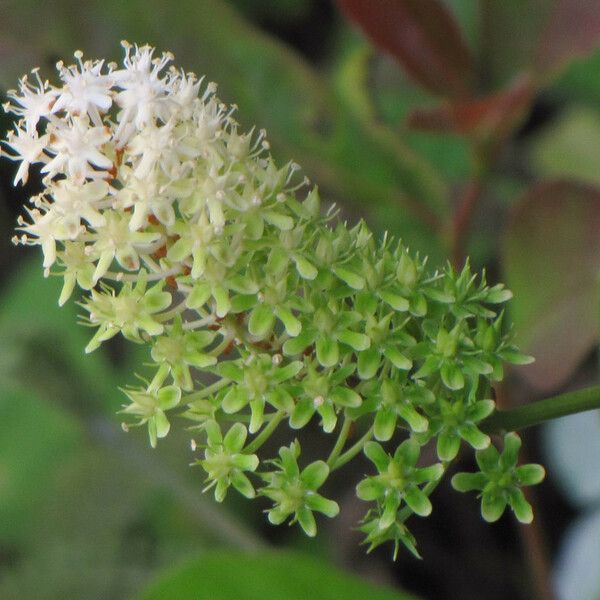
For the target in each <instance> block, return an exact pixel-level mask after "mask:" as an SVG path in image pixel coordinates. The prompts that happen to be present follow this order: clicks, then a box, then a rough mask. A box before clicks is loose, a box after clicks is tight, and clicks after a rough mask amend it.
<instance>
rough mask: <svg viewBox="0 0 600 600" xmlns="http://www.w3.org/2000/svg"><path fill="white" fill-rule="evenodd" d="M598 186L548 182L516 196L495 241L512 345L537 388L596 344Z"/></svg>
mask: <svg viewBox="0 0 600 600" xmlns="http://www.w3.org/2000/svg"><path fill="white" fill-rule="evenodd" d="M598 231H600V189H598V188H595V187H591V186H586V185H582V184H579V183H573V182H565V181H555V182H549V183H545V184H540V185H537V186H535V187H533V188H531V189H530V190H529V191H528V192H527V193H526V194H525V196H524V197H523V198H522V199H521V201H520V202H519V204H518V206H517V207H516V210H515V211H514V213H513V215H512V219H511V221H510V223H509V225H508V229H507V232H506V236H505V238H504V242H503V256H504V269H505V273H506V278H507V280H508V283H509V285H510V287H511V289H512V290H513V292H514V294H515V297H514V298H513V300H512V302H511V311H512V313H511V316H512V319H513V321H514V325H515V327H514V329H515V332H516V338H515V341H516V342H517V344H518V345H519V347H520V348H522V350H523V351H524V352H526V353H528V354H532V355H533V356H535V358H536V362H535V363H534V364H532V365H530V366H528V367H527V368H525V369H520V373H521V374H522V376H523V377H525V378H526V379H527V380H528V382H529V383H530V384H532V385H533V386H534V387H536V388H537V389H539V390H542V391H546V392H548V391H550V390H552V389H555V388H558V387H560V386H561V385H564V383H565V382H566V381H567V380H568V378H569V377H570V376H571V374H572V373H573V372H574V370H575V369H576V368H577V366H578V365H579V364H580V362H581V361H582V360H583V358H584V357H586V356H587V355H588V352H589V351H590V349H591V348H592V347H593V346H594V345H595V344H596V343H597V340H598V301H597V298H598V265H599V264H600V236H599V235H598Z"/></svg>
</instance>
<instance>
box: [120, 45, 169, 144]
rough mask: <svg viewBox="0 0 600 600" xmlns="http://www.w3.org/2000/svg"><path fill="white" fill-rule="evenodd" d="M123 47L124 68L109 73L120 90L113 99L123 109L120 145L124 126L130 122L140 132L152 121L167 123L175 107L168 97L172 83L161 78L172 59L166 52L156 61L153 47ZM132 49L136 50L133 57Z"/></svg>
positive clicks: (124, 130) (165, 78)
mask: <svg viewBox="0 0 600 600" xmlns="http://www.w3.org/2000/svg"><path fill="white" fill-rule="evenodd" d="M123 47H124V48H125V59H124V61H123V64H124V66H125V68H124V69H121V70H119V71H114V72H113V73H112V77H113V78H114V81H115V85H116V87H118V88H120V89H121V90H122V91H121V92H119V93H117V95H116V97H115V102H116V103H117V105H118V106H119V107H121V108H122V109H123V112H122V113H121V115H120V117H119V127H118V129H117V132H116V137H117V139H118V140H119V142H120V143H124V141H125V140H124V139H123V138H124V137H125V136H124V133H125V132H126V128H125V125H126V124H128V123H133V124H134V125H135V127H136V128H137V129H143V127H144V126H146V125H148V124H149V123H151V122H152V121H153V120H154V119H160V120H162V121H163V122H164V123H166V122H167V121H168V120H169V118H170V116H171V114H172V109H173V106H174V101H173V99H172V98H170V97H169V93H170V91H171V88H172V84H171V82H170V80H169V78H168V77H163V78H161V77H160V73H161V71H162V70H163V68H164V67H165V66H166V65H167V64H168V63H169V62H170V61H171V60H172V59H173V56H172V55H171V54H168V53H165V54H163V55H162V57H161V58H156V59H155V58H153V57H152V56H153V54H154V48H151V47H150V46H142V47H141V48H140V47H138V46H131V45H129V44H127V43H125V42H123ZM132 50H135V51H134V53H133V54H132Z"/></svg>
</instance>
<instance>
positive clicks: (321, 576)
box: [138, 552, 415, 600]
mask: <svg viewBox="0 0 600 600" xmlns="http://www.w3.org/2000/svg"><path fill="white" fill-rule="evenodd" d="M165 598H177V600H188V599H189V600H217V599H218V600H239V599H242V598H243V600H283V599H285V600H305V599H306V598H319V600H340V599H341V598H343V599H344V600H363V599H364V598H369V599H370V600H402V599H405V600H410V598H413V599H415V597H414V596H408V595H406V594H402V593H398V592H395V591H392V590H390V589H386V588H383V587H379V586H374V585H372V584H367V583H365V582H364V581H361V580H360V579H358V578H357V577H355V576H353V575H349V574H346V573H342V572H341V571H339V570H337V569H336V568H334V567H333V566H330V565H327V564H326V563H324V562H323V561H322V560H315V559H314V558H310V557H309V556H306V555H302V554H296V553H295V554H292V553H288V552H278V553H277V554H275V553H263V554H258V555H254V556H251V555H248V554H238V553H235V554H234V553H213V552H211V553H210V554H203V555H201V556H200V557H199V558H197V559H195V560H193V561H192V562H190V563H188V564H187V565H185V566H183V567H181V566H180V567H176V568H175V569H172V570H171V571H170V572H169V571H168V572H167V573H165V574H164V575H163V576H162V577H160V578H159V579H158V581H157V582H156V583H154V585H152V586H150V588H149V590H147V591H146V592H144V593H143V594H141V596H139V598H138V600H164V599H165Z"/></svg>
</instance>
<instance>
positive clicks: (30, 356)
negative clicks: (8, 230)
mask: <svg viewBox="0 0 600 600" xmlns="http://www.w3.org/2000/svg"><path fill="white" fill-rule="evenodd" d="M61 285H62V283H61V280H60V278H58V277H48V278H44V277H43V273H42V268H41V265H40V264H39V260H32V261H30V262H28V263H25V264H24V265H22V266H21V268H20V269H19V271H18V273H17V274H15V275H13V279H12V280H11V281H9V282H8V284H7V286H6V291H5V293H4V295H3V298H2V303H1V306H0V344H2V345H3V346H4V347H7V348H12V349H19V352H20V353H21V355H22V356H23V357H25V358H27V360H28V361H34V360H37V359H40V358H41V357H42V356H45V359H44V361H43V362H39V363H37V365H36V370H37V371H38V373H37V375H40V372H39V371H40V370H43V369H50V371H52V370H54V371H55V373H54V376H56V375H57V373H56V371H57V368H56V367H57V366H60V365H61V364H62V365H67V366H68V368H69V369H71V370H72V371H73V372H76V373H78V377H79V378H80V379H85V380H87V381H90V382H94V389H95V394H94V395H92V397H94V398H96V399H100V400H101V401H105V404H104V403H103V406H105V409H106V411H108V412H112V411H113V410H114V409H115V408H116V407H117V406H120V403H121V400H122V397H121V393H120V392H119V391H118V390H117V386H118V385H123V383H124V382H123V381H122V380H120V377H122V376H123V372H121V373H119V372H118V371H117V370H116V369H113V368H111V365H110V364H109V362H108V360H107V357H106V354H104V353H103V352H96V353H95V354H93V355H91V356H90V355H86V354H85V353H84V348H85V345H86V343H87V341H88V338H89V337H90V330H89V329H87V328H85V327H82V326H81V325H79V324H78V319H77V315H78V313H79V309H78V308H77V306H76V305H75V302H74V300H70V301H69V302H68V303H67V304H66V305H65V306H63V307H62V308H60V307H59V306H58V297H59V295H60V289H61ZM138 358H139V357H138V356H137V355H136V360H137V359H138ZM123 362H124V363H126V367H128V369H129V370H131V368H132V362H133V361H130V360H127V353H125V356H124V360H123ZM51 363H52V364H51ZM139 364H140V363H139V362H136V366H139ZM124 366H125V365H124ZM14 368H15V369H16V371H15V372H14V373H12V375H13V377H15V378H16V379H18V380H20V381H21V382H23V383H25V385H27V386H28V387H32V386H34V387H35V386H38V389H41V390H43V389H44V386H45V385H46V384H47V382H44V381H43V379H42V378H41V377H36V378H34V379H29V375H30V374H31V364H25V365H24V364H21V365H20V366H19V365H18V364H16V365H15V366H14ZM24 369H25V370H24ZM127 376H128V377H129V373H128V374H127ZM59 379H60V378H59Z"/></svg>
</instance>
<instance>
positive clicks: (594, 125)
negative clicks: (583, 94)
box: [529, 106, 600, 185]
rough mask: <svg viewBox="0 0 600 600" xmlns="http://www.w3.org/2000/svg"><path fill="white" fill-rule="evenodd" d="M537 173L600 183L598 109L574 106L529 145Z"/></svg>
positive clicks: (599, 122)
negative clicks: (599, 166)
mask: <svg viewBox="0 0 600 600" xmlns="http://www.w3.org/2000/svg"><path fill="white" fill-rule="evenodd" d="M529 149H530V157H531V162H532V164H533V167H534V169H535V171H536V174H537V175H538V176H539V177H541V178H559V177H569V178H572V179H579V180H582V181H584V182H585V183H592V184H596V185H598V184H600V169H598V160H597V156H598V155H600V116H599V115H598V110H597V109H596V108H593V109H592V108H587V107H582V106H577V107H570V108H568V109H567V110H565V111H563V112H561V113H560V115H558V118H557V119H555V120H554V121H553V122H552V123H551V125H550V126H549V127H545V128H544V129H542V130H541V131H540V132H539V133H538V134H536V135H535V137H534V138H533V139H532V140H531V142H530V144H529Z"/></svg>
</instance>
